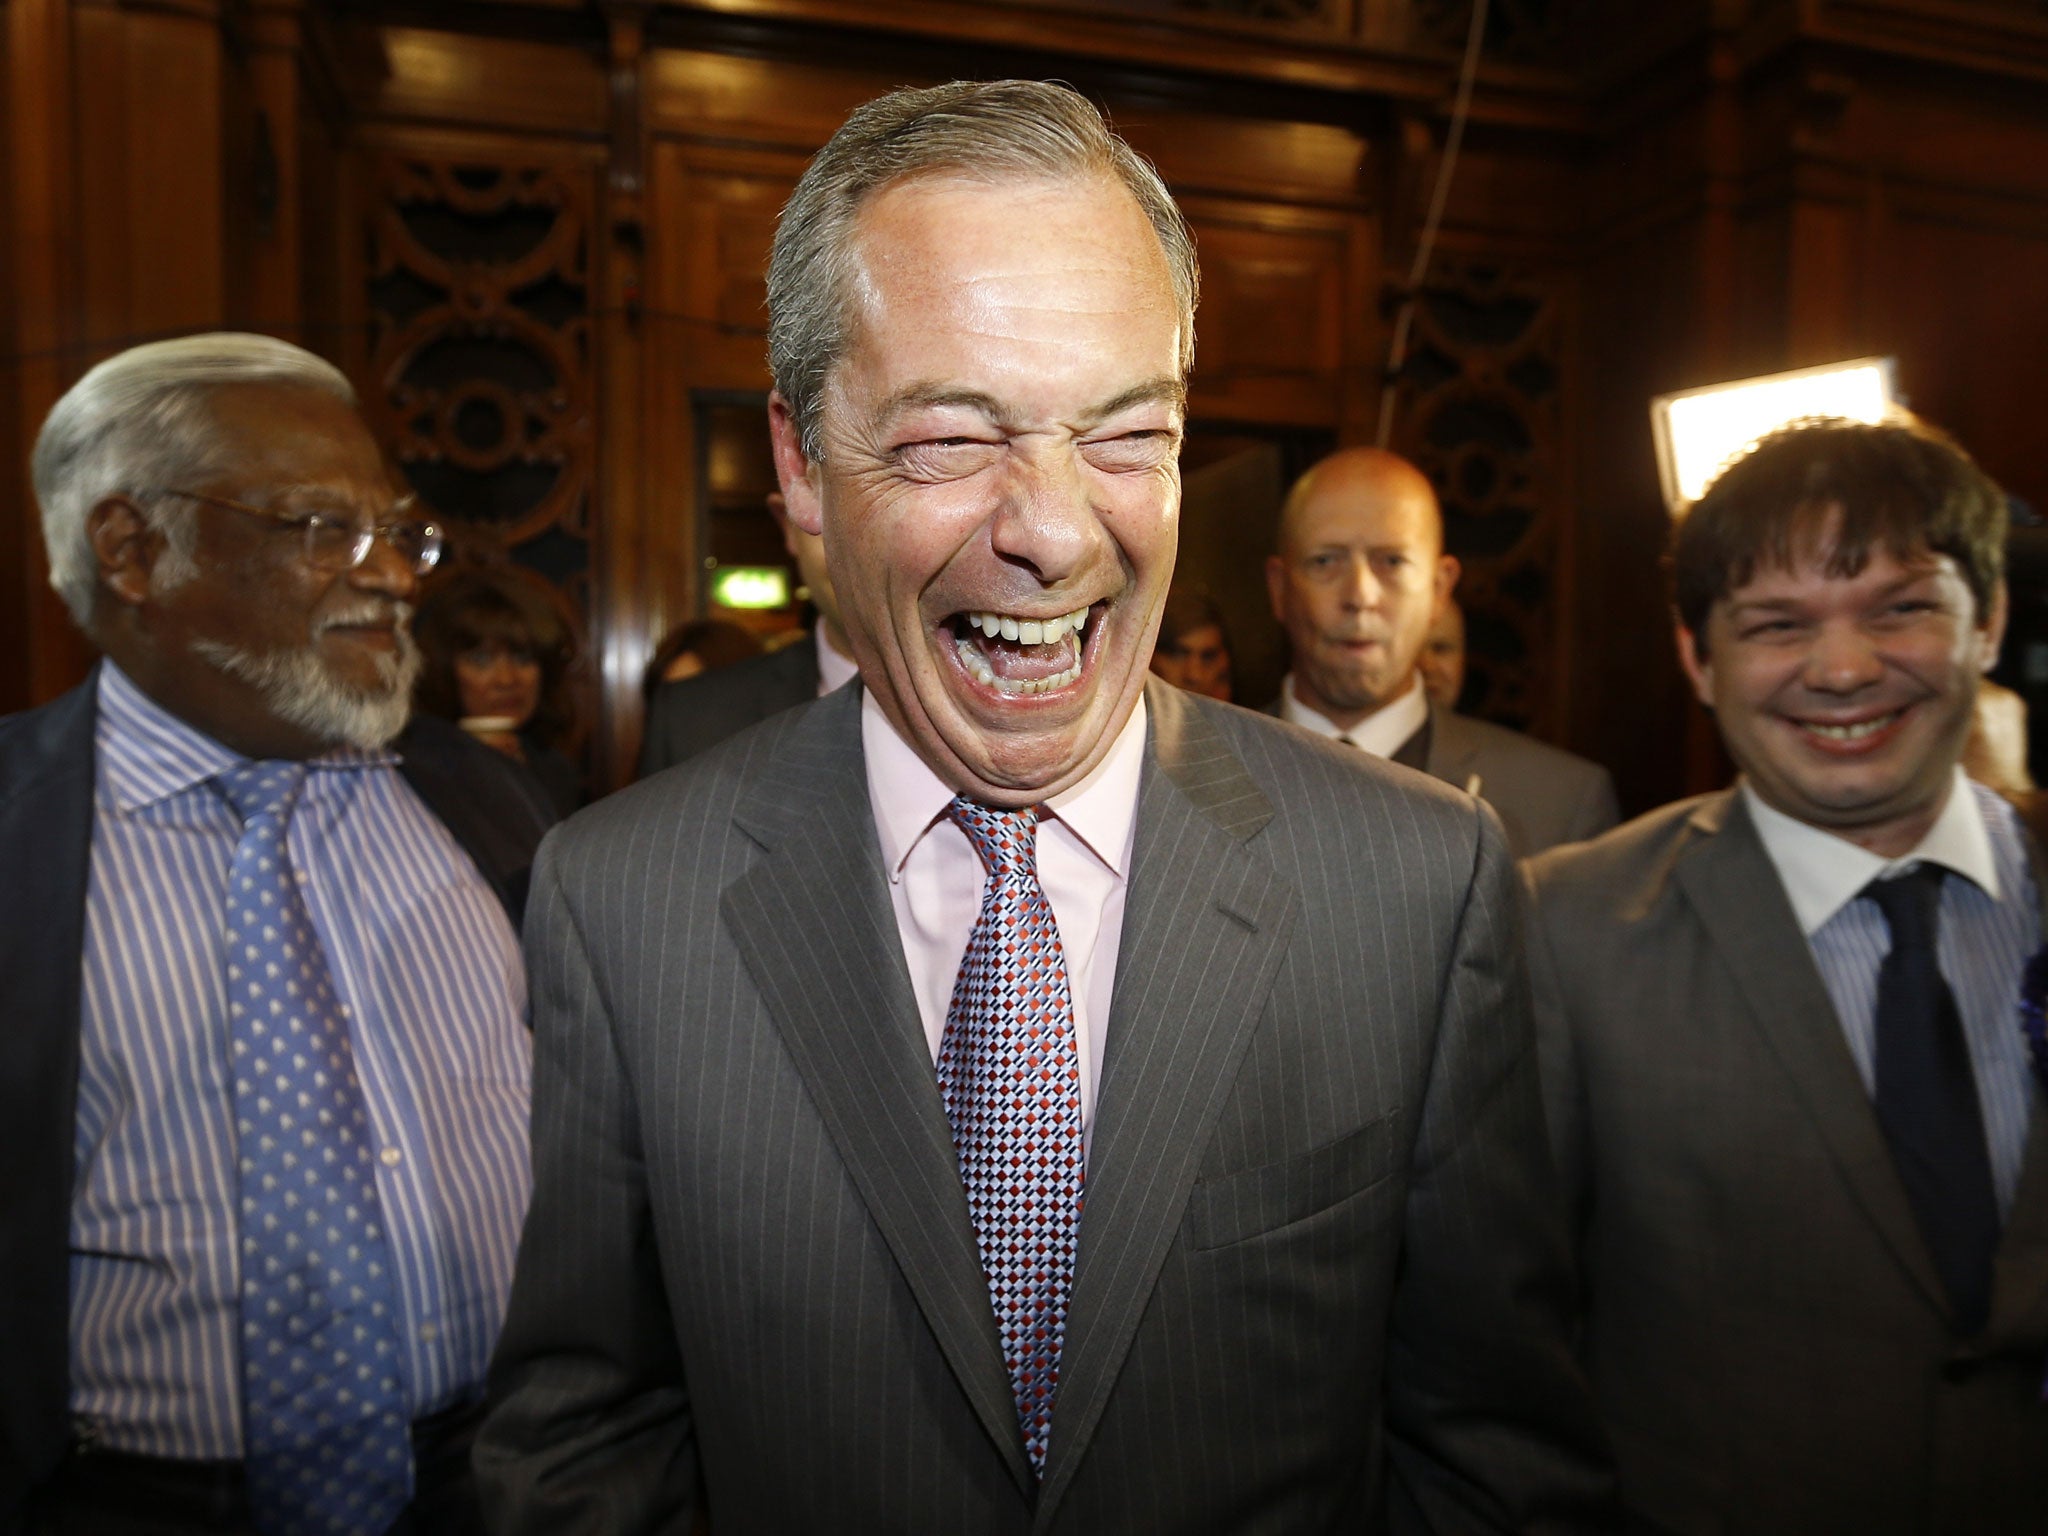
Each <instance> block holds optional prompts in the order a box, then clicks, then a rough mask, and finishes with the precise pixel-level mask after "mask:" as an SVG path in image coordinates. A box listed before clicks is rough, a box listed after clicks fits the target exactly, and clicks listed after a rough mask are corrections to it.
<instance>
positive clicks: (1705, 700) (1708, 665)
mask: <svg viewBox="0 0 2048 1536" xmlns="http://www.w3.org/2000/svg"><path fill="white" fill-rule="evenodd" d="M1672 627H1673V629H1674V630H1675V631H1676V633H1677V636H1678V664H1679V665H1680V666H1681V667H1683V668H1684V669H1685V676H1686V680H1687V681H1688V682H1690V683H1691V684H1692V696H1693V697H1694V698H1696V699H1698V700H1699V701H1700V703H1702V704H1703V705H1705V706H1706V707H1707V708H1708V709H1712V708H1713V707H1714V664H1713V663H1712V662H1711V661H1709V660H1708V659H1707V658H1706V657H1705V655H1703V654H1702V653H1701V650H1700V644H1699V639H1698V637H1697V636H1695V635H1694V634H1693V632H1692V631H1691V630H1689V629H1687V628H1686V627H1685V626H1684V625H1683V624H1674V625H1673V626H1672Z"/></svg>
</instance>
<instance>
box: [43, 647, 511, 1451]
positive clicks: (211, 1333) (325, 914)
mask: <svg viewBox="0 0 2048 1536" xmlns="http://www.w3.org/2000/svg"><path fill="white" fill-rule="evenodd" d="M98 689H99V730H98V737H97V745H98V755H97V782H96V784H95V801H94V807H95V808H94V820H93V838H92V867H91V876H90V880H89V884H88V890H87V904H86V928H85V953H84V961H83V965H84V971H83V982H84V988H83V995H82V1000H81V1009H80V1013H81V1017H80V1042H79V1043H80V1055H79V1086H78V1129H77V1185H76V1194H75V1197H74V1200H73V1203H72V1217H71V1407H72V1411H73V1413H74V1415H76V1416H78V1417H79V1418H80V1419H82V1420H84V1421H86V1422H87V1423H89V1425H90V1426H91V1431H92V1433H94V1434H95V1436H96V1437H97V1439H98V1441H99V1443H100V1444H103V1445H106V1446H108V1447H111V1448H113V1449H117V1450H125V1451H132V1452H137V1453H141V1454H146V1455H153V1456H172V1457H187V1458H200V1459H208V1460H231V1459H235V1458H239V1457H240V1456H241V1455H242V1426H241V1395H242V1386H241V1366H240V1360H239V1356H238V1353H237V1349H236V1342H235V1341H236V1336H237V1333H238V1331H239V1328H238V1325H239V1317H238V1312H237V1305H238V1303H237V1297H238V1295H239V1288H240V1287H239V1278H240V1277H239V1274H238V1261H237V1255H238V1251H239V1243H238V1241H237V1237H238V1234H237V1231H236V1222H235V1214H234V1213H235V1210H236V1143H235V1130H234V1123H233V1116H232V1104H233V1090H232V1088H231V1086H230V1083H229V1078H228V1068H227V1056H228V1037H227V1024H226V1007H225V998H224V990H225V986H224V980H223V975H222V968H223V964H224V961H223V959H222V954H221V944H222V912H223V907H222V902H223V897H224V892H225V889H226V880H227V871H228V865H229V861H230V860H231V858H232V857H233V854H234V849H235V844H236V842H237V841H238V840H239V838H240V836H241V822H240V819H239V818H238V817H237V816H236V814H235V812H234V810H233V808H232V807H231V806H230V805H229V804H228V803H227V801H226V800H225V799H224V798H223V797H222V795H221V794H220V792H219V790H218V788H217V786H216V785H214V784H213V783H212V779H213V776H214V775H215V774H217V773H219V772H221V771H222V770H223V769H225V768H228V767H230V766H232V765H233V764H235V763H236V762H238V761H240V760H241V759H239V758H237V757H236V755H235V754H234V753H232V752H230V751H229V750H228V749H227V748H226V747H223V746H222V745H221V744H220V743H218V742H216V741H214V740H212V739H211V738H209V737H207V736H205V735H203V734H202V733H200V732H199V731H196V730H194V729H193V728H192V727H191V726H189V725H187V724H185V723H184V722H183V721H181V720H179V719H177V718H176V717H175V716H173V715H171V714H169V713H168V712H167V711H165V710H164V709H163V708H161V707H160V706H159V705H157V704H156V703H155V702H154V701H152V700H151V699H149V698H148V697H146V696H145V695H144V694H143V693H142V692H141V690H140V689H138V688H137V687H136V686H135V685H134V683H133V682H131V681H130V680H129V679H128V678H127V677H125V676H124V675H123V674H122V673H121V672H120V670H119V669H118V668H116V667H115V666H114V665H113V664H112V663H111V662H106V663H102V665H101V667H100V674H99V683H98ZM396 762H397V759H396V758H395V757H394V756H392V755H391V754H389V753H383V754H366V753H361V752H336V753H334V754H332V755H330V756H327V757H323V758H320V759H318V760H316V761H315V762H314V763H313V764H312V767H313V770H314V771H313V772H312V773H311V774H310V775H309V776H308V778H307V783H306V789H305V792H304V794H303V795H302V796H301V798H300V801H299V804H298V806H297V808H296V810H295V811H294V813H293V815H292V820H291V826H290V829H289V835H288V841H289V846H290V849H291V856H292V862H293V865H294V867H295V868H296V869H297V870H298V878H299V881H300V883H301V885H302V887H303V889H304V891H305V893H306V905H307V908H308V910H309V911H310V913H311V915H312V920H313V924H314V927H315V928H316V929H317V930H318V931H319V934H320V939H321V943H322V944H323V946H324V947H325V949H326V951H327V958H328V963H329V967H330V969H331V970H332V972H333V976H334V982H335V989H336V991H337V993H338V994H339V996H340V997H341V999H342V1000H343V1013H344V1014H345V1015H346V1016H347V1017H348V1019H349V1021H350V1024H351V1029H352V1034H353V1039H354V1044H355V1053H356V1063H357V1068H358V1071H359V1072H360V1074H361V1076H362V1080H363V1092H364V1097H365V1099H366V1101H367V1105H368V1110H369V1115H370V1122H371V1126H372V1128H373V1130H374V1131H375V1134H376V1136H377V1147H378V1158H379V1161H378V1170H377V1189H378V1195H379V1198H380V1199H381V1201H382V1203H383V1207H384V1213H385V1217H386V1223H387V1226H388V1228H389V1231H390V1234H391V1243H392V1252H393V1257H394V1261H395V1263H396V1265H397V1269H398V1280H399V1289H400V1299H401V1305H402V1310H403V1320H404V1331H405V1338H406V1342H407V1355H406V1357H405V1361H404V1365H405V1369H406V1389H407V1393H408V1397H409V1402H410V1406H411V1410H412V1413H413V1415H414V1417H416V1418H417V1417H420V1416H423V1415H425V1414H429V1413H432V1412H434V1411H435V1410H436V1409H438V1408H441V1407H444V1406H447V1405H449V1404H451V1403H454V1402H458V1401H461V1400H462V1399H464V1398H466V1397H468V1396H471V1395H473V1394H474V1393H475V1392H476V1390H477V1388H478V1386H479V1384H480V1383H481V1382H482V1380H483V1374H484V1367H485V1365H486V1363H487V1362H488V1360H489V1356H490V1350H491V1346H492V1345H493V1344H494V1343H495V1342H496V1339H497V1335H498V1329H499V1326H500V1324H501V1322H502V1321H503V1317H504V1310H505V1301H506V1296H507V1293H508V1291H509V1289H510V1285H511V1276H512V1259H513V1253H514V1250H515V1248H516V1246H517V1243H518V1238H519V1225H520V1222H521V1220H522V1219H523V1217H524V1215H525V1210H526V1202H527V1196H528V1192H529V1172H528V1162H527V1104H528V1094H529V1085H530V1080H531V1065H532V1046H531V1041H530V1039H529V1037H528V1034H527V1031H526V1027H525V1023H524V1017H525V1012H526V977H525V972H524V970H523V968H522V965H521V961H520V956H519V943H518V938H517V936H516V935H515V934H514V933H513V931H512V925H511V923H510V922H509V921H508V920H507V919H506V916H505V911H504V908H503V907H502V906H500V905H499V903H498V900H497V898H496V896H495V895H493V893H492V891H491V888H490V886H489V885H487V884H486V883H485V881H484V879H483V877H482V875H481V874H479V873H478V871H477V869H476V867H475V865H474V864H472V863H471V862H470V859H469V857H468V855H467V854H465V853H464V852H463V851H462V849H461V847H460V846H459V845H458V844H457V843H456V842H455V840H454V839H453V837H451V836H450V834H449V832H448V830H447V828H446V827H444V826H443V825H442V824H441V822H440V821H439V819H438V818H436V817H435V816H434V814H433V813H432V812H431V811H429V810H428V809H427V808H426V806H425V805H423V804H422V803H421V802H420V800H419V798H418V797H417V796H416V795H415V794H414V793H413V791H412V789H411V788H410V786H408V785H407V784H406V782H405V780H404V779H403V778H401V777H400V775H399V774H398V772H397V769H396V767H395V764H396Z"/></svg>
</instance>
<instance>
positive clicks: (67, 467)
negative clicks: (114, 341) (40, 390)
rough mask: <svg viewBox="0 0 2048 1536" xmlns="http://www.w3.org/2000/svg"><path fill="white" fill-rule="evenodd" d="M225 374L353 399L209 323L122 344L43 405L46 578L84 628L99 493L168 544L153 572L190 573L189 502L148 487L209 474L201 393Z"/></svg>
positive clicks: (282, 349) (271, 348) (208, 431)
mask: <svg viewBox="0 0 2048 1536" xmlns="http://www.w3.org/2000/svg"><path fill="white" fill-rule="evenodd" d="M227 384H293V385H298V386H300V387H301V388H305V389H314V390H319V391H320V392H321V393H323V394H327V395H332V396H334V397H335V398H336V399H338V400H341V401H344V402H345V403H347V404H349V405H354V404H355V401H356V393H355V390H354V389H352V388H350V386H349V382H348V380H347V379H346V378H344V377H343V376H342V372H341V370H340V369H338V368H336V367H335V366H334V365H333V364H332V363H330V362H327V361H326V360H324V359H322V358H318V357H315V356H314V355H313V354H312V353H310V352H308V351H306V350H305V349H304V348H302V347H295V346H293V345H292V344H291V343H290V342H288V341H279V340H278V339H277V338H276V337H274V336H255V335H249V334H246V333H243V332H236V331H215V332H211V333H209V334H206V335H202V336H180V337H178V338H177V339H176V340H173V341H153V342H150V343H148V344H147V345H146V346H140V347H130V348H129V349H128V350H127V351H126V352H122V353H119V354H117V355H116V356H114V357H110V358H108V359H107V360H106V361H105V362H103V363H101V364H99V365H98V366H97V367H95V368H94V369H92V370H91V371H90V372H89V373H87V374H86V376H85V377H84V378H82V379H80V380H79V381H78V382H77V383H76V384H74V385H72V386H71V388H70V389H69V390H68V391H66V392H65V395H64V398H63V399H61V400H59V401H58V402H57V403H56V405H54V406H53V407H51V410H50V414H49V416H48V417H47V418H46V419H45V420H44V422H43V430H42V431H41V433H40V434H38V436H37V437H36V451H35V457H34V460H33V461H32V463H33V472H34V476H35V488H36V501H37V503H38V504H39V505H40V506H41V507H42V510H43V547H44V548H45V549H46V550H47V551H48V552H49V557H50V585H51V586H52V587H54V588H55V589H56V591H57V595H58V596H59V597H61V598H63V599H64V606H65V607H67V608H69V609H70V610H71V616H72V618H74V619H75V620H77V621H78V624H79V626H80V627H81V628H89V627H90V624H91V620H92V608H93V597H94V593H95V591H96V589H97V588H98V585H99V562H98V560H97V559H96V558H95V556H94V554H93V549H92V543H91V541H90V539H88V537H87V535H86V526H85V523H86V514H87V513H89V512H90V511H91V510H92V509H93V508H94V507H95V506H97V505H99V503H101V502H102V501H104V500H106V499H107V498H108V497H109V496H131V497H133V498H135V499H136V501H137V502H138V503H139V504H141V506H142V511H143V515H144V516H145V517H146V518H147V519H148V520H149V525H150V526H151V527H152V528H155V529H156V530H157V531H158V532H159V533H161V534H162V535H163V536H164V540H165V544H166V549H165V553H164V556H163V557H162V559H161V560H160V562H159V569H158V571H157V573H156V574H157V579H158V580H159V581H160V582H161V583H163V584H164V585H166V586H175V585H177V584H178V582H180V581H182V580H186V579H189V578H190V577H191V576H192V575H193V574H195V572H194V568H193V566H192V545H193V532H192V527H193V519H194V517H195V516H196V513H195V511H194V509H193V508H192V507H191V506H189V505H183V506H179V505H175V504H166V503H164V502H160V501H158V500H156V499H155V496H156V493H157V492H160V491H163V490H165V489H167V488H169V487H171V486H174V485H178V484H180V483H185V484H189V483H190V482H191V481H192V480H194V479H199V478H203V477H205V476H206V475H208V474H211V473H214V472H217V469H218V467H219V466H218V458H219V452H220V441H219V435H218V432H217V430H216V428H215V426H214V423H213V419H212V414H211V412H210V411H209V410H208V409H207V397H208V396H209V395H211V394H212V392H213V391H214V390H216V389H218V388H220V387H221V386H223V385H227Z"/></svg>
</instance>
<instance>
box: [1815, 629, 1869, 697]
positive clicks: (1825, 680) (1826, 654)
mask: <svg viewBox="0 0 2048 1536" xmlns="http://www.w3.org/2000/svg"><path fill="white" fill-rule="evenodd" d="M1883 676H1884V658H1883V656H1882V655H1881V654H1880V652H1879V648H1878V645H1877V642H1876V640H1875V639H1874V637H1872V636H1871V635H1869V634H1866V633H1865V632H1864V630H1863V628H1862V627H1861V626H1860V625H1857V624H1851V623H1835V624H1823V625H1821V626H1820V628H1819V629H1818V630H1817V631H1816V632H1815V634H1814V638H1813V642H1812V644H1811V645H1809V646H1808V647H1807V652H1806V657H1805V661H1804V665H1803V666H1802V667H1801V669H1800V680H1801V681H1802V682H1804V683H1805V684H1806V686H1807V687H1808V688H1810V689H1812V690H1813V691H1814V692H1815V693H1828V694H1851V693H1855V692H1856V691H1858V690H1859V689H1862V688H1867V687H1869V686H1870V685H1871V684H1872V683H1875V682H1877V681H1878V680H1879V679H1880V678H1882V677H1883Z"/></svg>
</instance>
